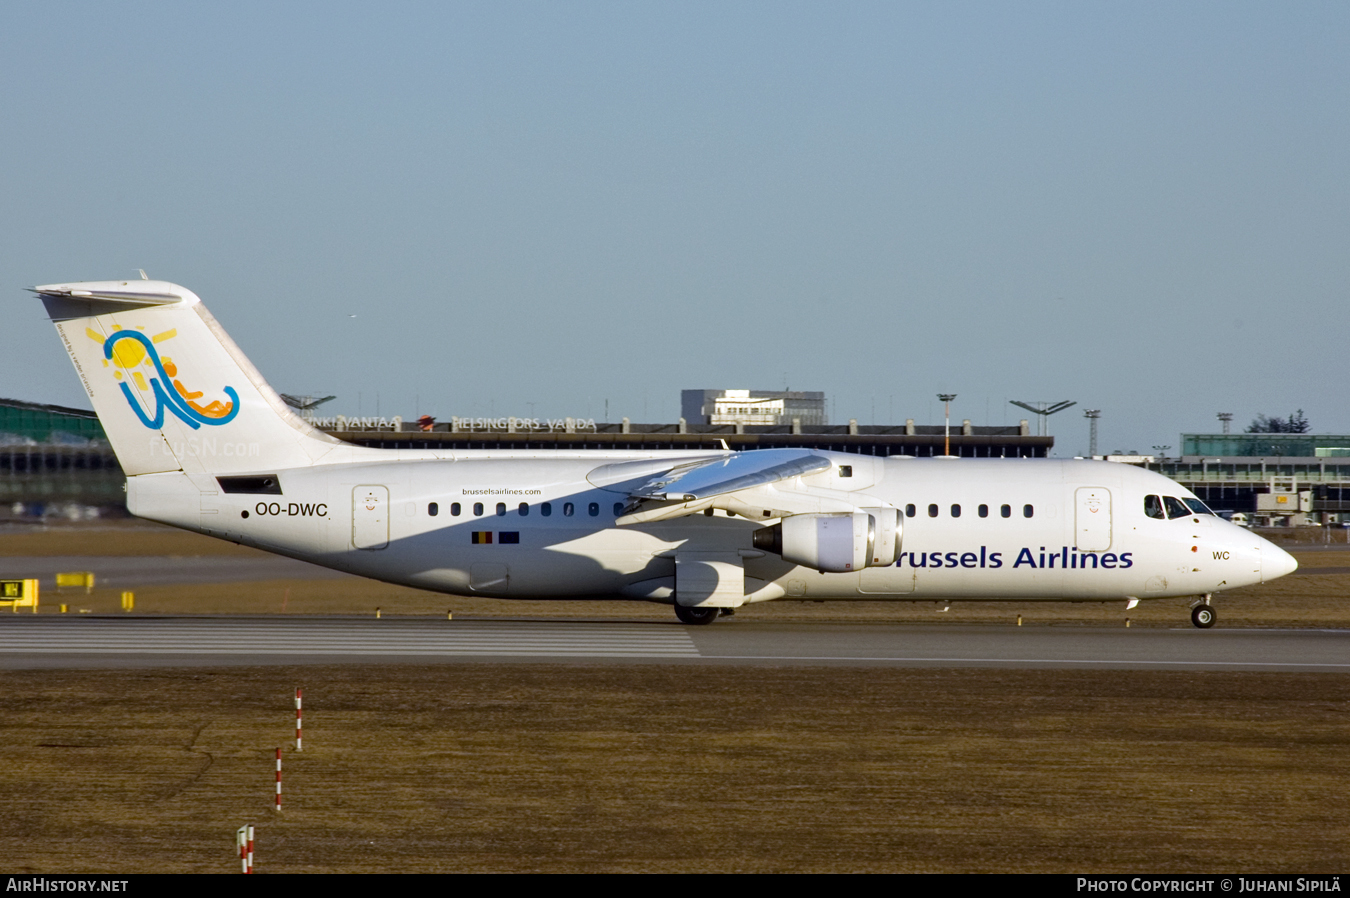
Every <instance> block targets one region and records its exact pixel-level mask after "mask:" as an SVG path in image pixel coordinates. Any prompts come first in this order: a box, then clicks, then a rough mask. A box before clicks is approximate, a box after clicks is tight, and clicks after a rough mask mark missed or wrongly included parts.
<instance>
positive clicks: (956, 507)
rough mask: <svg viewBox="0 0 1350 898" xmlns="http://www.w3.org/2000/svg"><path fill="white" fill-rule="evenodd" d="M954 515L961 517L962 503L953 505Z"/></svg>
mask: <svg viewBox="0 0 1350 898" xmlns="http://www.w3.org/2000/svg"><path fill="white" fill-rule="evenodd" d="M952 517H954V518H959V517H961V506H960V505H953V506H952Z"/></svg>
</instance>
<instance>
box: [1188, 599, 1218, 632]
mask: <svg viewBox="0 0 1350 898" xmlns="http://www.w3.org/2000/svg"><path fill="white" fill-rule="evenodd" d="M1209 598H1210V597H1209V596H1205V597H1204V598H1203V599H1202V600H1201V601H1200V603H1199V604H1197V605H1195V606H1194V607H1192V608H1191V623H1193V624H1195V625H1196V626H1197V627H1199V628H1200V629H1202V630H1208V629H1209V628H1210V627H1212V626H1214V621H1215V620H1216V616H1215V614H1214V606H1212V605H1210V604H1209Z"/></svg>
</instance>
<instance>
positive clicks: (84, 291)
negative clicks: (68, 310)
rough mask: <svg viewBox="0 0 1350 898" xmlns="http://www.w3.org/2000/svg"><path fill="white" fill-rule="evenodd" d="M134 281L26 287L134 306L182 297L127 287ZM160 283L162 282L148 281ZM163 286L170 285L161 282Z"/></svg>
mask: <svg viewBox="0 0 1350 898" xmlns="http://www.w3.org/2000/svg"><path fill="white" fill-rule="evenodd" d="M134 283H136V282H135V281H129V282H127V287H122V286H121V285H120V284H115V285H114V284H109V285H108V286H103V285H101V284H50V285H48V286H46V287H29V288H28V289H29V290H30V291H32V292H33V293H36V294H37V295H38V296H55V297H61V298H69V299H86V300H88V299H97V300H99V301H101V302H115V303H125V304H127V305H136V306H167V305H171V304H173V303H176V302H181V301H182V299H183V297H181V296H179V295H178V294H176V293H171V292H169V291H168V290H164V289H158V290H157V289H153V288H151V289H145V288H141V289H136V290H133V289H129V288H130V285H131V284H134ZM149 283H151V284H155V285H156V286H158V285H160V284H161V283H162V282H159V281H152V282H149ZM163 286H164V287H168V286H170V285H168V284H163Z"/></svg>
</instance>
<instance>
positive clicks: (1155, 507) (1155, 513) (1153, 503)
mask: <svg viewBox="0 0 1350 898" xmlns="http://www.w3.org/2000/svg"><path fill="white" fill-rule="evenodd" d="M1144 514H1146V515H1148V516H1149V517H1150V518H1157V519H1158V520H1160V521H1161V520H1165V519H1166V518H1167V515H1165V514H1163V504H1162V496H1145V497H1144Z"/></svg>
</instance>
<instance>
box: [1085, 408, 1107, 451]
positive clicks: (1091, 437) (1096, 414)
mask: <svg viewBox="0 0 1350 898" xmlns="http://www.w3.org/2000/svg"><path fill="white" fill-rule="evenodd" d="M1101 416H1102V410H1101V409H1099V408H1090V409H1085V410H1084V411H1083V417H1084V418H1087V419H1088V458H1096V457H1097V419H1098V418H1100V417H1101Z"/></svg>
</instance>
